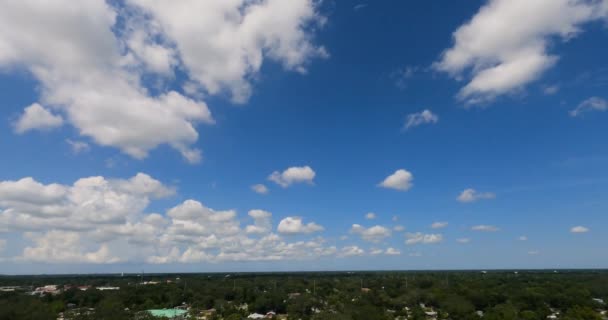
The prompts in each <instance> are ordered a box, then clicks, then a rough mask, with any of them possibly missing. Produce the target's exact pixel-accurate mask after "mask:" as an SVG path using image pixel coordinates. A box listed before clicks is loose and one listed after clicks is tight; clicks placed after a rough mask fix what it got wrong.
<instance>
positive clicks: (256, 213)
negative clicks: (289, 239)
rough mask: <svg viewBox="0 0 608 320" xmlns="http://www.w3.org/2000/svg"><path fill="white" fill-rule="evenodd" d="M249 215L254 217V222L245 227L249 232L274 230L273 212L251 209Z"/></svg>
mask: <svg viewBox="0 0 608 320" xmlns="http://www.w3.org/2000/svg"><path fill="white" fill-rule="evenodd" d="M249 216H250V217H252V218H253V221H254V224H253V225H249V226H247V227H246V228H245V231H246V232H247V233H257V234H264V233H269V232H271V231H272V222H271V221H270V219H271V218H272V213H270V212H268V211H264V210H249Z"/></svg>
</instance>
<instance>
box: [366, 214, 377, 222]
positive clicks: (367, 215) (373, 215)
mask: <svg viewBox="0 0 608 320" xmlns="http://www.w3.org/2000/svg"><path fill="white" fill-rule="evenodd" d="M365 219H367V220H374V219H376V214H375V213H373V212H368V213H366V214H365Z"/></svg>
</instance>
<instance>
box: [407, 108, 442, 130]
mask: <svg viewBox="0 0 608 320" xmlns="http://www.w3.org/2000/svg"><path fill="white" fill-rule="evenodd" d="M438 121H439V116H437V115H436V114H434V113H433V112H431V110H428V109H425V110H422V111H420V112H416V113H412V114H408V115H407V118H406V120H405V125H404V128H405V129H410V128H414V127H417V126H420V125H423V124H433V123H437V122H438Z"/></svg>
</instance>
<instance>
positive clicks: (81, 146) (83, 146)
mask: <svg viewBox="0 0 608 320" xmlns="http://www.w3.org/2000/svg"><path fill="white" fill-rule="evenodd" d="M65 142H67V144H69V145H70V147H71V148H72V152H73V153H74V154H79V153H83V152H87V151H89V150H91V146H89V144H88V143H86V142H84V141H75V140H72V139H66V140H65Z"/></svg>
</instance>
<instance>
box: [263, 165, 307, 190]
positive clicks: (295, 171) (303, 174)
mask: <svg viewBox="0 0 608 320" xmlns="http://www.w3.org/2000/svg"><path fill="white" fill-rule="evenodd" d="M315 175H316V173H315V171H314V170H313V169H312V168H311V167H309V166H304V167H290V168H287V169H285V171H283V172H279V171H275V172H273V173H272V174H271V175H270V176H268V180H270V181H272V182H274V183H276V184H278V185H280V186H281V187H283V188H287V187H289V186H291V185H292V184H294V183H308V184H313V182H314V179H315Z"/></svg>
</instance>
